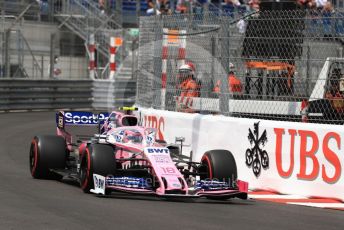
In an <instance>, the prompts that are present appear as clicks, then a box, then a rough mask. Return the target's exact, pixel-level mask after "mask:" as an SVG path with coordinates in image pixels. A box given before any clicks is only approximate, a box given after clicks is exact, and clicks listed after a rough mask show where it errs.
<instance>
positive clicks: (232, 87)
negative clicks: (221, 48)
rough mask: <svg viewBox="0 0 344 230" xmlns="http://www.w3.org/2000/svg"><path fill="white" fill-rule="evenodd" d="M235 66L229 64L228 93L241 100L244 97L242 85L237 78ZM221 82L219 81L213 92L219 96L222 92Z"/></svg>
mask: <svg viewBox="0 0 344 230" xmlns="http://www.w3.org/2000/svg"><path fill="white" fill-rule="evenodd" d="M234 69H235V66H234V65H233V63H229V73H228V78H227V82H228V91H229V92H230V93H231V94H233V97H234V98H240V97H242V84H241V81H240V79H239V78H238V77H237V76H235V73H234ZM220 89H221V80H218V81H217V82H216V84H215V87H214V89H213V92H214V93H216V94H218V93H220V92H221V90H220Z"/></svg>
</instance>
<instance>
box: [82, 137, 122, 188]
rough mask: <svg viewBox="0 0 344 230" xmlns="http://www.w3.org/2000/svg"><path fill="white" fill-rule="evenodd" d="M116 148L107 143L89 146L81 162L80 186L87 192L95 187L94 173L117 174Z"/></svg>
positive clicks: (103, 174) (102, 174)
mask: <svg viewBox="0 0 344 230" xmlns="http://www.w3.org/2000/svg"><path fill="white" fill-rule="evenodd" d="M114 154H115V153H114V148H113V147H112V146H111V145H105V144H90V145H88V146H87V148H86V150H85V153H84V154H83V157H82V159H81V163H80V172H79V179H80V187H81V189H82V190H83V191H84V192H85V193H89V191H90V189H93V188H94V183H93V174H98V175H101V176H104V177H106V176H108V175H115V174H116V159H115V155H114Z"/></svg>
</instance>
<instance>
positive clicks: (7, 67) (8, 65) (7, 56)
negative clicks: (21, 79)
mask: <svg viewBox="0 0 344 230" xmlns="http://www.w3.org/2000/svg"><path fill="white" fill-rule="evenodd" d="M10 35H11V31H10V30H6V31H5V77H6V78H10V77H11V76H10V75H11V71H10V68H11V63H10V55H11V54H10V49H9V46H10V38H11V37H10Z"/></svg>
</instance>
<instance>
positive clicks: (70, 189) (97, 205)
mask: <svg viewBox="0 0 344 230" xmlns="http://www.w3.org/2000/svg"><path fill="white" fill-rule="evenodd" d="M54 132H55V115H54V113H53V112H32V113H3V114H0V134H1V138H0V143H1V150H0V163H1V166H0V229H27V230H29V229H49V230H52V229H73V230H76V229H143V230H144V229H163V230H166V229H197V230H201V229H207V230H215V229H227V230H228V229H240V230H244V229H255V230H258V229H264V230H269V229H273V230H276V229H278V230H291V229H302V230H306V229H307V230H308V229H309V230H316V229H321V230H324V229H326V230H331V229H343V226H344V213H343V212H342V211H335V210H328V209H319V208H311V207H303V206H297V205H286V204H277V203H271V202H265V201H255V200H247V201H242V200H237V199H233V200H230V201H225V202H218V201H210V200H206V199H199V200H193V201H190V200H187V201H185V200H172V201H170V200H160V199H157V198H152V197H137V196H131V195H122V194H120V195H115V196H113V197H110V198H99V197H96V196H94V195H91V194H84V193H83V192H82V191H81V189H80V188H79V187H78V186H77V185H75V184H73V183H66V182H65V183H63V182H59V181H51V180H36V179H33V178H31V175H30V172H29V146H30V141H31V139H32V137H33V136H34V135H37V134H53V133H54Z"/></svg>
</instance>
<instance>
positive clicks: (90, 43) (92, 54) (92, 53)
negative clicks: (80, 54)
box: [88, 34, 96, 79]
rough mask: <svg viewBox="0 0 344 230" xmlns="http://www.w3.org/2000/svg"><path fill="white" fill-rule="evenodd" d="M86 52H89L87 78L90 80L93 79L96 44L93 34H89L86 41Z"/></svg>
mask: <svg viewBox="0 0 344 230" xmlns="http://www.w3.org/2000/svg"><path fill="white" fill-rule="evenodd" d="M88 51H89V55H90V56H89V59H90V61H89V69H90V70H89V76H90V79H94V78H95V65H96V63H95V58H96V57H95V51H96V44H95V39H94V34H90V37H89V40H88Z"/></svg>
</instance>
